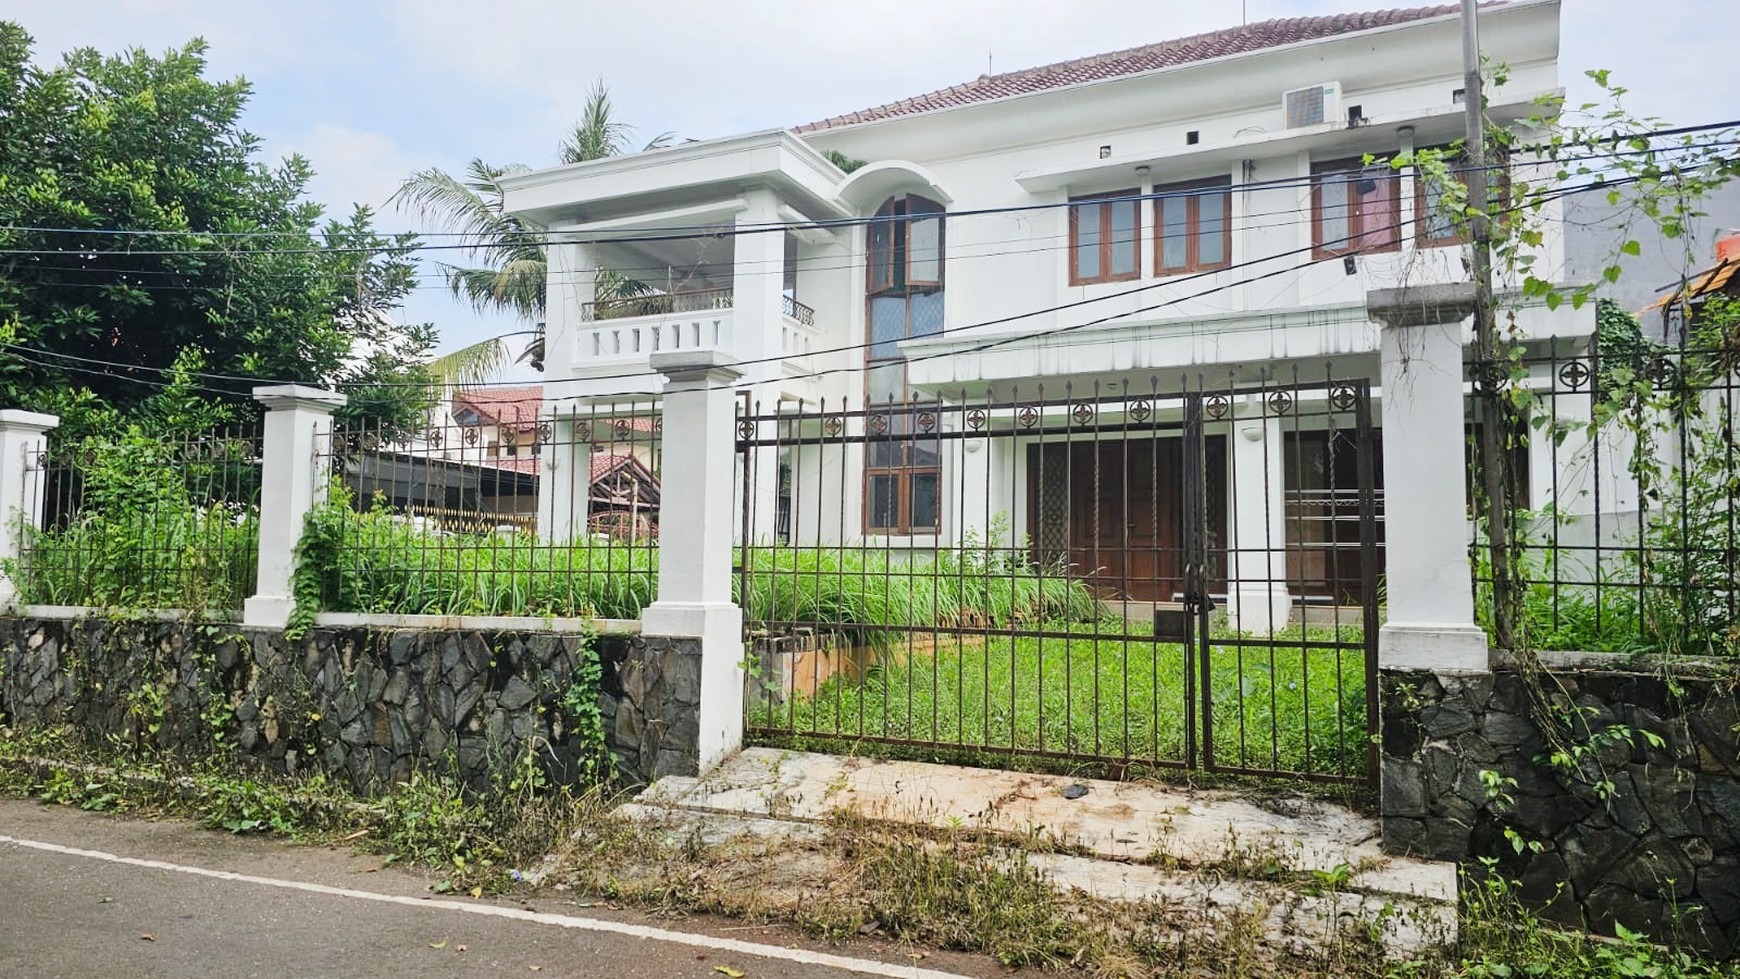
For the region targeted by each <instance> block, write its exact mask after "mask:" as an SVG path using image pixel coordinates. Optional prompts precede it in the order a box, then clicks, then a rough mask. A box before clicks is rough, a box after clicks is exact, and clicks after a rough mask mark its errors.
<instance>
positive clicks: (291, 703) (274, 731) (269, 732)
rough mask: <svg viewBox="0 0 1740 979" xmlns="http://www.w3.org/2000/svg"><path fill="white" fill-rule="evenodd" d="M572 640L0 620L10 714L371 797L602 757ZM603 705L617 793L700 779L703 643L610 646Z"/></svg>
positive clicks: (107, 740) (533, 635) (4, 700)
mask: <svg viewBox="0 0 1740 979" xmlns="http://www.w3.org/2000/svg"><path fill="white" fill-rule="evenodd" d="M585 642H586V640H585V639H584V638H583V637H582V636H579V635H575V634H571V633H562V634H558V633H540V632H505V631H463V632H444V631H423V630H398V631H374V630H367V629H314V630H310V631H309V632H308V633H307V634H306V635H305V636H304V637H302V638H301V639H299V640H295V641H291V640H288V639H286V638H285V637H284V636H283V634H282V633H279V632H270V631H261V630H244V629H240V628H238V627H236V626H229V625H213V624H202V623H189V622H166V621H154V620H123V621H110V620H107V619H103V618H99V617H91V618H85V619H76V620H71V619H21V618H5V619H0V718H7V719H10V721H11V722H12V723H15V724H18V725H20V726H25V727H30V726H44V725H51V724H66V725H69V726H70V727H71V728H72V729H73V730H75V731H76V732H78V733H79V734H80V735H81V736H83V737H85V738H87V739H88V740H90V741H92V742H94V743H104V744H117V743H118V744H121V745H125V746H131V747H136V748H143V747H150V748H152V749H155V750H167V751H175V752H197V751H202V750H209V749H210V748H211V747H213V746H217V747H220V748H227V749H229V750H233V751H234V752H236V753H238V754H240V755H243V756H246V757H249V758H253V759H257V760H259V761H261V762H264V763H265V764H267V765H268V766H270V767H271V768H273V769H276V770H280V771H291V772H294V771H306V770H311V769H318V770H322V771H325V772H327V773H329V774H331V775H334V776H338V777H340V778H342V779H344V780H346V781H348V782H349V783H350V784H351V785H353V786H354V787H355V788H357V789H358V790H360V791H365V792H367V791H376V790H379V789H382V788H385V787H390V786H391V785H393V784H395V783H397V782H400V781H403V780H404V779H406V778H408V777H409V776H410V773H411V771H412V770H413V769H414V768H417V767H420V766H432V765H456V766H457V770H458V772H459V774H460V775H461V776H462V777H463V778H464V779H465V780H466V781H467V782H468V783H470V784H472V785H474V786H476V787H480V788H481V787H482V786H484V785H487V784H488V783H489V781H490V779H491V777H492V776H493V775H496V774H500V773H501V772H503V771H504V770H505V768H506V766H508V765H510V764H512V763H513V761H514V760H515V759H519V758H521V757H523V755H524V753H525V752H526V751H527V750H530V751H531V752H532V755H533V757H535V758H536V759H537V762H538V764H540V765H541V766H542V767H543V768H544V770H545V771H546V773H547V774H548V775H549V776H550V777H551V778H552V779H554V780H556V781H558V782H564V783H566V782H571V781H573V780H574V779H576V778H577V777H578V776H579V775H580V773H581V765H580V762H581V760H582V758H583V756H584V754H585V753H586V752H587V750H588V745H587V743H586V741H585V740H584V739H582V738H580V737H578V736H577V733H576V731H575V720H576V719H575V718H574V717H572V716H570V712H569V711H568V709H567V708H565V707H564V705H563V699H564V696H565V695H566V694H567V693H568V691H569V688H570V685H571V684H572V683H573V680H574V676H575V669H576V666H577V665H579V663H580V662H581V658H582V657H583V656H585V655H587V652H586V649H585ZM596 650H597V653H596V654H597V655H598V657H599V659H600V661H601V665H602V678H601V682H600V684H599V686H600V689H599V691H598V694H597V706H598V710H599V713H600V715H601V718H602V720H603V728H604V734H605V743H606V746H607V748H608V749H609V751H610V752H611V754H612V755H613V757H614V759H615V763H616V770H617V776H618V779H619V781H621V782H623V783H625V784H638V783H642V782H646V781H648V780H650V779H653V778H656V777H658V776H660V775H665V774H695V770H696V764H697V740H698V727H697V725H696V705H697V702H698V700H699V688H700V647H699V641H698V640H687V639H667V638H644V639H643V638H642V637H639V636H603V637H599V638H598V639H597V640H596Z"/></svg>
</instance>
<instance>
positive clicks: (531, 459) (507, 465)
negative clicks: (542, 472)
mask: <svg viewBox="0 0 1740 979" xmlns="http://www.w3.org/2000/svg"><path fill="white" fill-rule="evenodd" d="M483 465H485V466H488V467H490V468H491V469H505V470H507V471H508V472H516V473H532V474H533V475H536V474H537V472H538V457H537V456H535V455H525V456H503V457H501V458H499V459H490V460H488V461H486V462H484V463H483Z"/></svg>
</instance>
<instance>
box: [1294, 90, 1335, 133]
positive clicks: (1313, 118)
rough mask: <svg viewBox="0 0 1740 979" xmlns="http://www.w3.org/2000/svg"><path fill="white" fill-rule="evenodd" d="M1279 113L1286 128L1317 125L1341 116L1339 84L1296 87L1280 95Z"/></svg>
mask: <svg viewBox="0 0 1740 979" xmlns="http://www.w3.org/2000/svg"><path fill="white" fill-rule="evenodd" d="M1281 115H1282V116H1283V117H1284V118H1285V119H1286V120H1287V128H1288V129H1300V128H1303V127H1305V126H1317V125H1321V124H1323V123H1325V122H1329V121H1331V120H1338V119H1340V118H1341V84H1340V83H1339V82H1326V83H1324V84H1322V85H1309V86H1307V87H1305V88H1296V89H1293V90H1292V91H1291V92H1284V93H1282V95H1281Z"/></svg>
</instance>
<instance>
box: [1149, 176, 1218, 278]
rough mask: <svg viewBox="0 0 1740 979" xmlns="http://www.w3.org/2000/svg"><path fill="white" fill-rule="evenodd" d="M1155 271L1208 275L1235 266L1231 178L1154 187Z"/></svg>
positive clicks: (1173, 273) (1158, 272)
mask: <svg viewBox="0 0 1740 979" xmlns="http://www.w3.org/2000/svg"><path fill="white" fill-rule="evenodd" d="M1154 193H1155V194H1156V195H1158V196H1157V198H1156V199H1155V201H1154V235H1155V243H1154V272H1155V274H1157V275H1176V274H1178V273H1180V272H1206V271H1209V270H1211V269H1224V268H1226V267H1227V266H1228V265H1230V264H1232V179H1231V178H1230V177H1221V178H1219V179H1217V180H1203V181H1198V182H1196V183H1188V184H1172V185H1170V186H1166V187H1156V188H1154Z"/></svg>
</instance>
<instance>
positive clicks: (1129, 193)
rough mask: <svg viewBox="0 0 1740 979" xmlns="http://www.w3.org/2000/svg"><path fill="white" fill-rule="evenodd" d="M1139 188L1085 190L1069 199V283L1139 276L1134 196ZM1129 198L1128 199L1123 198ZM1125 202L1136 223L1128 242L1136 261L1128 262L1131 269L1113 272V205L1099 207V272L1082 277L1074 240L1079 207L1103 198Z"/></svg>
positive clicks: (1137, 204) (1139, 208)
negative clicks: (1083, 193) (1095, 192)
mask: <svg viewBox="0 0 1740 979" xmlns="http://www.w3.org/2000/svg"><path fill="white" fill-rule="evenodd" d="M1141 195H1142V191H1141V190H1139V189H1137V188H1131V189H1129V190H1111V191H1106V192H1105V193H1101V194H1086V195H1083V196H1081V197H1071V198H1070V199H1069V205H1070V206H1069V284H1070V285H1072V286H1085V285H1093V284H1095V283H1100V282H1128V281H1130V280H1131V279H1139V278H1141V277H1142V202H1141V201H1139V200H1134V198H1137V197H1140V196H1141ZM1123 198H1131V199H1130V200H1122V199H1123ZM1108 201H1109V202H1113V203H1127V204H1129V206H1130V207H1131V208H1133V209H1134V213H1135V217H1136V224H1135V227H1133V228H1131V229H1130V246H1131V247H1132V248H1134V249H1135V250H1136V261H1135V262H1133V263H1131V268H1130V271H1128V272H1121V273H1114V272H1112V271H1111V268H1112V209H1111V208H1109V207H1105V208H1101V209H1100V274H1099V275H1096V276H1091V277H1085V278H1084V277H1083V276H1082V274H1081V271H1080V269H1079V268H1078V265H1079V262H1078V256H1079V254H1080V248H1079V247H1077V244H1076V243H1077V241H1078V240H1079V238H1080V234H1081V223H1080V222H1081V207H1080V205H1083V204H1103V203H1106V202H1108Z"/></svg>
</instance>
